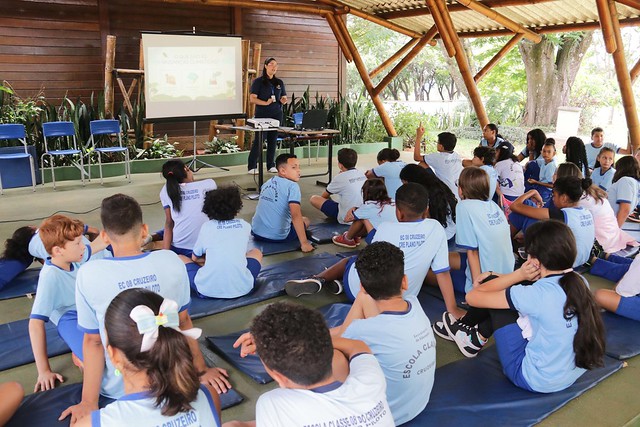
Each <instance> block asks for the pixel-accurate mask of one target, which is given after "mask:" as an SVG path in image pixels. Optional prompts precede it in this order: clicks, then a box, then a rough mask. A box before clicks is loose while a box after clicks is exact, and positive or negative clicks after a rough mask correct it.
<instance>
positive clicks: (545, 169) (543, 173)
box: [536, 157, 558, 184]
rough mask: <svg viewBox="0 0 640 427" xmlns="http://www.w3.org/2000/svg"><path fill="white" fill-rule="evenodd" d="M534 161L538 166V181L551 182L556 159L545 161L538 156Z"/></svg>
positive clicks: (554, 171)
mask: <svg viewBox="0 0 640 427" xmlns="http://www.w3.org/2000/svg"><path fill="white" fill-rule="evenodd" d="M536 162H537V163H538V166H540V179H539V180H538V181H540V182H544V183H547V184H551V183H553V174H554V173H556V169H557V168H558V165H557V164H556V161H555V160H551V161H550V162H549V163H546V162H545V160H544V159H543V158H542V157H540V158H538V159H537V160H536Z"/></svg>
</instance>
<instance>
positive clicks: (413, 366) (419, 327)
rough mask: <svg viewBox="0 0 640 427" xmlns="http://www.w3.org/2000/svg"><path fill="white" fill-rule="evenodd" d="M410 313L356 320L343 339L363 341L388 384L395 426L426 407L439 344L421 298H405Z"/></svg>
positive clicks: (386, 312) (379, 315)
mask: <svg viewBox="0 0 640 427" xmlns="http://www.w3.org/2000/svg"><path fill="white" fill-rule="evenodd" d="M405 301H407V303H408V304H409V308H408V310H407V311H385V312H382V313H380V314H378V315H377V316H375V317H370V318H368V319H360V320H354V321H353V323H351V324H350V325H349V326H348V327H347V330H346V331H345V332H344V334H343V335H342V336H343V337H345V338H350V339H356V340H362V341H364V342H365V343H366V344H367V345H368V346H369V347H370V348H371V352H372V353H373V354H374V356H376V359H378V362H379V363H380V367H381V368H382V372H384V376H385V379H386V380H387V401H388V402H389V407H390V408H391V414H392V415H393V420H394V421H395V423H396V425H400V424H403V423H406V422H407V421H409V420H412V419H413V418H415V417H416V416H417V415H418V414H419V413H420V412H422V410H423V409H424V408H425V407H426V406H427V403H428V402H429V396H430V395H431V389H432V388H433V378H434V374H435V370H436V340H435V338H434V336H433V332H432V331H431V322H430V321H429V318H428V317H427V315H426V314H425V313H424V311H423V310H422V307H421V306H420V302H419V301H418V298H416V297H415V296H406V297H405Z"/></svg>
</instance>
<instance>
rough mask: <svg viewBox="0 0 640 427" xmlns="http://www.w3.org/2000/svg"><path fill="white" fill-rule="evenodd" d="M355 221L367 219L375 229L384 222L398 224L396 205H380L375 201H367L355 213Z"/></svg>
mask: <svg viewBox="0 0 640 427" xmlns="http://www.w3.org/2000/svg"><path fill="white" fill-rule="evenodd" d="M353 216H354V217H355V219H367V220H369V222H370V223H371V225H372V226H373V228H374V229H377V228H378V227H379V226H380V224H382V223H383V222H398V217H397V216H396V204H395V203H393V202H392V203H386V204H380V203H379V202H376V201H375V200H367V201H366V202H364V203H363V204H362V206H360V207H359V208H357V209H355V210H354V211H353Z"/></svg>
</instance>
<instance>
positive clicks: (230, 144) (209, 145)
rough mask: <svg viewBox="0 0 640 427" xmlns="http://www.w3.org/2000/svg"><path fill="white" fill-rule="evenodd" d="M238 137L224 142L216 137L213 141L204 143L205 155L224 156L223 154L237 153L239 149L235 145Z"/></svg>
mask: <svg viewBox="0 0 640 427" xmlns="http://www.w3.org/2000/svg"><path fill="white" fill-rule="evenodd" d="M237 139H238V137H237V136H233V137H231V141H225V140H223V139H219V138H217V137H213V141H207V142H205V143H204V146H205V147H206V148H205V153H207V154H224V153H239V152H240V151H242V150H240V147H238V144H236V141H237Z"/></svg>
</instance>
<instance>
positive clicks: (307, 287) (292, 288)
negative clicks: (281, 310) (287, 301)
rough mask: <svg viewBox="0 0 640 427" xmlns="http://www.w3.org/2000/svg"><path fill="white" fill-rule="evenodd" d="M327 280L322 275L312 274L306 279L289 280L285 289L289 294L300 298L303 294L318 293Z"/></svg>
mask: <svg viewBox="0 0 640 427" xmlns="http://www.w3.org/2000/svg"><path fill="white" fill-rule="evenodd" d="M324 283H325V280H324V279H323V278H321V277H315V276H311V277H308V278H306V279H297V280H287V283H285V284H284V290H285V292H286V293H287V295H290V296H292V297H296V298H298V297H299V296H301V295H311V294H317V293H318V292H320V290H321V289H322V285H324Z"/></svg>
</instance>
